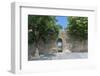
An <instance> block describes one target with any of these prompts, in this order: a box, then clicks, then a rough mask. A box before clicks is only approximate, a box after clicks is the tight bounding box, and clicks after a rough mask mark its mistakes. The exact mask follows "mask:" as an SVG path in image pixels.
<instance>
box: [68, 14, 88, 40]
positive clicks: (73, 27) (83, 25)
mask: <svg viewBox="0 0 100 76" xmlns="http://www.w3.org/2000/svg"><path fill="white" fill-rule="evenodd" d="M68 21H69V24H68V28H67V32H68V34H69V35H70V36H71V37H72V38H74V39H79V40H87V37H88V17H75V16H70V17H68Z"/></svg>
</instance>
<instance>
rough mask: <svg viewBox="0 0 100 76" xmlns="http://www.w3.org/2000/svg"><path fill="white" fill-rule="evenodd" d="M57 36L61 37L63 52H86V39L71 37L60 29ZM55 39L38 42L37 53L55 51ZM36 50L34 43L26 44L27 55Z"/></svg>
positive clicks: (31, 54)
mask: <svg viewBox="0 0 100 76" xmlns="http://www.w3.org/2000/svg"><path fill="white" fill-rule="evenodd" d="M59 38H61V39H62V42H63V52H88V41H87V40H85V41H78V40H73V39H71V38H70V37H69V36H68V35H67V33H66V32H64V31H61V32H60V33H59ZM56 41H57V40H55V41H54V40H50V41H49V42H48V43H46V44H45V43H43V42H42V41H40V42H39V48H38V50H39V54H51V53H57V52H58V48H57V43H56ZM35 51H36V47H35V46H34V44H32V45H28V55H29V57H30V56H34V54H35Z"/></svg>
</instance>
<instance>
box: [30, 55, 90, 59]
mask: <svg viewBox="0 0 100 76" xmlns="http://www.w3.org/2000/svg"><path fill="white" fill-rule="evenodd" d="M84 58H88V53H55V54H45V55H44V54H43V55H40V57H33V58H31V59H30V60H58V59H84Z"/></svg>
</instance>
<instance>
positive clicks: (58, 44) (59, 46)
mask: <svg viewBox="0 0 100 76" xmlns="http://www.w3.org/2000/svg"><path fill="white" fill-rule="evenodd" d="M57 49H58V52H62V51H63V40H62V39H61V38H58V39H57Z"/></svg>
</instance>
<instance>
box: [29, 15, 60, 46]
mask: <svg viewBox="0 0 100 76" xmlns="http://www.w3.org/2000/svg"><path fill="white" fill-rule="evenodd" d="M30 30H31V31H30ZM59 30H60V26H58V25H56V18H55V17H54V16H41V15H40V16H39V15H28V31H29V32H28V43H29V44H33V43H35V44H36V45H38V42H39V41H40V40H41V41H43V42H44V43H45V42H47V41H48V40H50V39H56V38H57V37H58V34H59Z"/></svg>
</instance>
